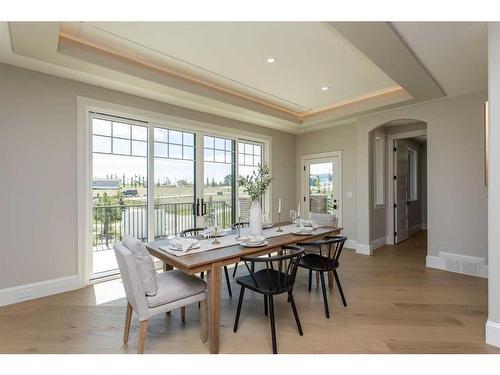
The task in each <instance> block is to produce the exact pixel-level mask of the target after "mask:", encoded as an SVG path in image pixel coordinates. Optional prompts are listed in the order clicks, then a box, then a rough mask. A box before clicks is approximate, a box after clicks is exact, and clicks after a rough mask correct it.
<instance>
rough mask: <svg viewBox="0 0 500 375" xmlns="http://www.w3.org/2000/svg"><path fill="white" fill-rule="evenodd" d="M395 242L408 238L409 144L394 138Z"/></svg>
mask: <svg viewBox="0 0 500 375" xmlns="http://www.w3.org/2000/svg"><path fill="white" fill-rule="evenodd" d="M394 176H395V179H394V202H395V204H394V231H395V233H394V243H399V242H401V241H404V240H406V239H408V236H409V231H408V205H407V201H408V145H407V143H406V142H405V141H402V140H397V139H396V140H394Z"/></svg>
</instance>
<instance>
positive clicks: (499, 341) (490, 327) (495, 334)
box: [486, 319, 500, 348]
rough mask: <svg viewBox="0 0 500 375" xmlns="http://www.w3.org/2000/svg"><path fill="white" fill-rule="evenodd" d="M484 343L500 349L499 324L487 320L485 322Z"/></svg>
mask: <svg viewBox="0 0 500 375" xmlns="http://www.w3.org/2000/svg"><path fill="white" fill-rule="evenodd" d="M486 343H487V344H489V345H493V346H496V347H498V348H500V324H499V323H495V322H492V321H491V320H489V319H488V321H487V322H486Z"/></svg>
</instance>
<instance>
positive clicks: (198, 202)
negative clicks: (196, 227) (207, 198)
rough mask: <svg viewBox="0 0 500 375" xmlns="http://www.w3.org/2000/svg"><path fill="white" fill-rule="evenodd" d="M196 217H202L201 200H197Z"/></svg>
mask: <svg viewBox="0 0 500 375" xmlns="http://www.w3.org/2000/svg"><path fill="white" fill-rule="evenodd" d="M196 216H200V198H198V199H197V200H196Z"/></svg>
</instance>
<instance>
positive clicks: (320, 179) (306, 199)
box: [301, 155, 342, 224]
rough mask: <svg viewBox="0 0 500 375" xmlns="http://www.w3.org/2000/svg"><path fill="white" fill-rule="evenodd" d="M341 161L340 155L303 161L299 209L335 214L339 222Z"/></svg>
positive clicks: (305, 211) (305, 216) (306, 212)
mask: <svg viewBox="0 0 500 375" xmlns="http://www.w3.org/2000/svg"><path fill="white" fill-rule="evenodd" d="M341 177H342V173H341V160H340V155H338V156H328V157H321V158H311V159H305V160H304V165H303V187H302V202H301V206H302V207H301V208H302V210H303V211H304V213H305V215H301V216H302V217H304V218H306V219H307V218H308V217H309V212H314V213H322V214H335V215H336V216H337V217H338V219H339V224H340V223H341V222H342V221H341V212H342V211H341V202H340V199H341V187H342V182H341Z"/></svg>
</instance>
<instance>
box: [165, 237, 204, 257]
mask: <svg viewBox="0 0 500 375" xmlns="http://www.w3.org/2000/svg"><path fill="white" fill-rule="evenodd" d="M197 243H198V240H197V239H196V238H182V237H174V238H172V239H171V240H170V246H172V247H175V248H176V249H178V250H181V251H182V252H183V253H185V252H186V251H188V250H189V249H190V248H191V246H193V245H195V244H197Z"/></svg>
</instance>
